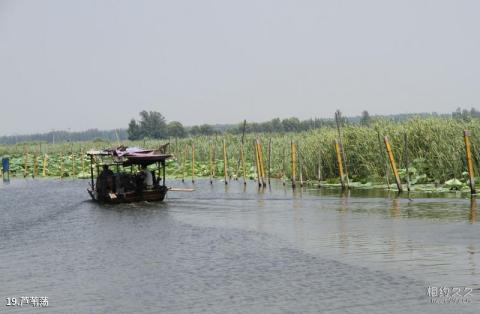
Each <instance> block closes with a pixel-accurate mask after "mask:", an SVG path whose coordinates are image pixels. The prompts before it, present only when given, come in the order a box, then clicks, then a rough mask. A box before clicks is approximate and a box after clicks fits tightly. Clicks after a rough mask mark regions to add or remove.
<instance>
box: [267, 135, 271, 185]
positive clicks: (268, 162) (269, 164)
mask: <svg viewBox="0 0 480 314" xmlns="http://www.w3.org/2000/svg"><path fill="white" fill-rule="evenodd" d="M267 159H268V161H267V170H268V171H267V172H268V174H267V175H268V185H270V176H271V169H272V138H270V139H269V140H268V152H267Z"/></svg>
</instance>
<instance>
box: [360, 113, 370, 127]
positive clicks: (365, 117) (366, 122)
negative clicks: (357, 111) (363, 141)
mask: <svg viewBox="0 0 480 314" xmlns="http://www.w3.org/2000/svg"><path fill="white" fill-rule="evenodd" d="M370 122H372V118H371V117H370V114H369V113H368V111H367V110H363V111H362V118H361V119H360V124H361V125H365V126H369V125H370Z"/></svg>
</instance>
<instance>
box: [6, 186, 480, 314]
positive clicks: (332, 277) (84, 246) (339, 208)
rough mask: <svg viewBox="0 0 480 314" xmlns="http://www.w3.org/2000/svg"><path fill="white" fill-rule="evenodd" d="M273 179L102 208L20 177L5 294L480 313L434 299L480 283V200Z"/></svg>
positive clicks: (235, 308) (234, 307)
mask: <svg viewBox="0 0 480 314" xmlns="http://www.w3.org/2000/svg"><path fill="white" fill-rule="evenodd" d="M272 183H273V185H272V186H271V188H268V187H267V188H261V189H258V186H257V185H256V184H254V183H253V182H248V184H247V186H244V185H243V182H242V181H241V180H240V181H230V183H229V184H228V185H225V184H223V182H220V181H217V182H214V183H213V184H212V185H211V184H210V183H209V182H208V180H196V182H195V184H193V185H192V184H191V183H190V182H188V183H187V182H185V183H182V182H181V181H175V182H173V183H172V185H174V186H185V187H195V189H196V190H195V191H194V192H192V193H169V194H168V195H167V199H166V202H164V203H138V204H124V205H119V206H101V205H98V204H95V203H93V202H90V201H88V200H87V197H88V196H87V194H86V192H85V187H86V186H87V182H85V181H81V180H64V181H60V180H36V181H35V180H25V181H24V180H14V181H12V183H11V184H10V185H4V186H0V197H1V200H2V202H1V203H0V209H1V210H2V215H3V216H2V220H0V239H1V240H2V241H0V261H1V263H0V274H1V275H0V278H1V279H2V285H0V297H13V296H21V295H23V294H28V295H47V296H49V297H50V302H51V304H52V308H51V310H52V311H53V312H58V313H66V312H68V311H70V312H92V311H93V310H92V308H94V309H95V311H93V312H103V313H113V312H115V313H133V312H136V313H152V312H165V313H192V312H202V311H203V312H219V313H226V312H243V313H247V312H248V313H252V312H253V313H257V312H265V313H278V312H323V311H330V312H332V313H345V312H352V313H369V312H398V313H402V312H406V311H413V312H426V313H451V312H467V313H468V312H471V313H475V312H477V310H478V303H477V304H471V305H454V306H456V307H453V308H452V307H449V306H434V305H431V304H429V302H428V301H429V300H428V298H426V296H425V292H426V287H427V286H429V285H432V286H433V285H435V286H461V287H464V286H467V287H472V288H475V289H479V288H480V286H479V281H478V278H479V273H478V267H477V265H478V264H479V262H480V258H479V256H480V255H479V253H480V252H479V245H478V239H480V228H479V226H478V224H477V223H476V222H477V200H476V199H475V198H471V199H466V198H461V197H451V196H449V197H448V198H438V197H432V195H431V194H420V193H412V194H411V195H407V194H401V195H398V194H396V193H394V192H393V191H390V192H389V191H380V190H350V191H349V190H343V191H342V190H339V189H333V188H322V189H310V188H303V189H302V188H297V189H296V190H295V191H292V189H291V188H289V186H288V185H287V186H283V185H282V183H281V182H278V181H273V182H272ZM4 283H7V284H4ZM478 295H480V291H478V290H475V293H474V296H475V297H478ZM112 300H115V302H116V303H115V304H114V303H111V301H112ZM27 311H28V310H27Z"/></svg>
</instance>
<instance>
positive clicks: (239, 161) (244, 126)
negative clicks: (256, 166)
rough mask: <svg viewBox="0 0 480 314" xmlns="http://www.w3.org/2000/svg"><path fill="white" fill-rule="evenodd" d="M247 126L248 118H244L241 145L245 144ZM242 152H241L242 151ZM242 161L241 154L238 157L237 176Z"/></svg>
mask: <svg viewBox="0 0 480 314" xmlns="http://www.w3.org/2000/svg"><path fill="white" fill-rule="evenodd" d="M246 127H247V120H243V128H242V139H241V143H240V144H241V146H243V145H244V143H245V129H246ZM240 154H241V153H240ZM241 161H242V156H240V158H239V159H238V162H237V171H236V172H235V173H236V175H237V178H238V173H239V171H240V163H241Z"/></svg>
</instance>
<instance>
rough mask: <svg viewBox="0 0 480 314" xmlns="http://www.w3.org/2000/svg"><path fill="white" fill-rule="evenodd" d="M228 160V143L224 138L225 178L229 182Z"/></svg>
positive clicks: (226, 182)
mask: <svg viewBox="0 0 480 314" xmlns="http://www.w3.org/2000/svg"><path fill="white" fill-rule="evenodd" d="M227 177H228V160H227V143H226V142H225V139H223V179H224V180H225V184H228V178H227Z"/></svg>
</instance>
